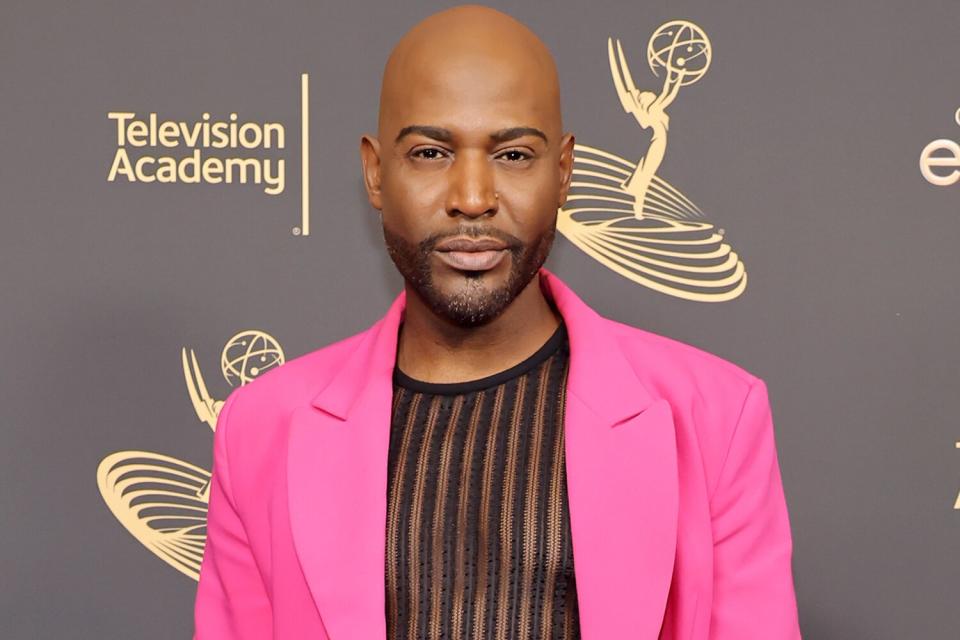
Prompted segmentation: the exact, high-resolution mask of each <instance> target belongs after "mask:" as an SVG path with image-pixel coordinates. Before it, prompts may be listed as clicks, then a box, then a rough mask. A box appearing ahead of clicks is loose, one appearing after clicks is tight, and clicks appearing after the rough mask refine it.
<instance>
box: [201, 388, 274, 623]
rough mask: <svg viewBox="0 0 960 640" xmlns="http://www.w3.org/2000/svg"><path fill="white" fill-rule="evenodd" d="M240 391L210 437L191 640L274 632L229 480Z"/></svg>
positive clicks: (264, 591)
mask: <svg viewBox="0 0 960 640" xmlns="http://www.w3.org/2000/svg"><path fill="white" fill-rule="evenodd" d="M238 391H239V389H236V390H234V391H233V392H232V393H231V394H230V396H229V397H228V398H227V401H226V402H225V403H224V405H223V408H222V410H221V411H220V415H219V417H218V418H217V429H216V431H215V433H214V436H213V475H212V476H211V480H210V505H209V511H208V514H207V543H206V547H205V549H204V552H203V562H202V564H201V566H200V582H199V584H198V585H197V598H196V602H195V605H194V636H193V637H194V640H247V639H249V640H253V639H254V638H256V639H257V640H263V639H264V638H271V637H273V621H272V611H271V605H270V600H269V598H268V596H267V592H266V589H265V587H264V584H263V579H262V577H261V575H260V571H259V569H258V568H257V565H256V562H255V560H254V557H253V553H252V551H251V548H250V543H249V541H248V539H247V534H246V531H245V530H244V526H243V522H242V521H241V519H240V515H239V513H238V511H237V503H236V502H235V500H234V497H233V488H232V485H231V476H230V473H231V469H230V463H229V460H228V449H229V448H228V446H227V438H228V435H229V433H230V418H231V415H232V411H233V407H234V403H235V401H236V397H237V392H238Z"/></svg>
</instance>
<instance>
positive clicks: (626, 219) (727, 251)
mask: <svg viewBox="0 0 960 640" xmlns="http://www.w3.org/2000/svg"><path fill="white" fill-rule="evenodd" d="M646 53H647V64H648V66H649V67H650V71H651V72H652V73H653V75H654V76H655V77H657V78H659V77H661V75H662V78H663V83H662V85H661V87H660V91H659V93H657V92H654V91H645V90H640V89H638V88H637V86H636V84H635V82H634V78H633V74H632V73H631V72H630V67H629V65H628V63H627V56H626V53H625V51H624V47H623V45H622V44H621V43H620V40H613V39H608V40H607V58H608V61H609V65H610V74H611V76H612V79H613V85H614V88H615V89H616V92H617V96H618V98H619V100H620V104H621V105H622V106H623V110H624V111H625V112H626V113H627V114H628V115H630V116H632V117H633V119H634V121H635V122H636V124H638V125H639V126H640V127H641V128H642V129H644V130H647V129H649V130H650V131H651V132H652V136H651V138H650V146H649V148H648V149H647V153H646V154H645V155H644V156H643V157H641V158H640V159H639V160H638V161H637V162H630V161H629V160H626V159H624V158H622V157H620V156H618V155H615V154H613V153H610V152H608V151H604V150H602V149H597V148H595V147H591V146H587V145H583V144H577V145H576V147H575V148H574V170H573V180H572V182H571V188H570V193H569V196H568V198H567V202H566V204H564V206H563V207H561V209H560V211H559V214H558V217H557V229H558V230H559V231H560V232H561V233H562V234H563V235H564V236H565V237H566V238H567V239H568V240H570V241H571V242H573V244H575V245H576V246H577V247H579V248H580V249H581V250H583V251H584V252H585V253H587V254H588V255H589V256H591V257H592V258H594V259H595V260H597V261H598V262H600V263H601V264H603V265H604V266H605V267H607V268H608V269H611V270H613V271H615V272H616V273H619V274H620V275H622V276H623V277H625V278H628V279H630V280H632V281H634V282H636V283H637V284H640V285H643V286H646V287H648V288H650V289H653V290H655V291H659V292H660V293H664V294H667V295H671V296H675V297H678V298H684V299H687V300H696V301H701V302H721V301H726V300H731V299H733V298H736V297H737V296H739V295H740V294H741V293H743V291H744V289H745V288H746V286H747V273H746V271H745V269H744V266H743V262H742V261H741V260H740V258H739V256H738V255H737V254H736V252H734V251H733V250H732V249H731V247H730V245H729V244H727V243H726V242H724V237H723V230H722V229H721V230H718V229H716V228H715V227H714V225H713V224H711V223H710V222H708V221H706V220H705V219H704V214H703V212H702V211H701V210H700V208H699V207H697V205H695V204H694V203H693V202H692V201H691V200H690V199H689V198H687V197H686V196H685V195H683V193H681V192H680V191H679V190H678V189H677V188H676V187H674V186H673V185H671V184H670V183H668V182H667V181H666V180H664V179H663V178H661V177H660V176H659V175H658V174H657V172H658V170H659V168H660V165H661V163H662V162H663V158H664V155H665V154H666V150H667V134H668V131H669V128H670V126H669V125H670V117H669V115H668V114H667V109H668V108H669V106H670V105H671V104H672V103H673V101H674V100H675V99H676V98H677V97H678V95H680V93H681V91H680V90H681V89H682V88H684V87H688V86H690V85H692V84H694V83H696V82H699V81H700V80H701V79H702V78H703V77H704V75H706V73H707V70H708V69H709V68H710V62H711V59H712V56H713V49H712V46H711V44H710V40H709V39H708V38H707V34H706V33H704V31H703V30H702V29H701V28H700V27H698V26H697V25H695V24H693V23H692V22H687V21H685V20H674V21H671V22H667V23H665V24H663V25H661V26H660V27H658V28H657V29H656V31H654V33H653V35H652V36H651V37H650V40H649V42H648V44H647V52H646Z"/></svg>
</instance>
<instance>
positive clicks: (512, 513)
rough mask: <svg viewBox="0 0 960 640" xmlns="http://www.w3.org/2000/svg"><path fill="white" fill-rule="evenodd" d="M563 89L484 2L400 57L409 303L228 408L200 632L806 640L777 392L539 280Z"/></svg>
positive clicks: (386, 94)
mask: <svg viewBox="0 0 960 640" xmlns="http://www.w3.org/2000/svg"><path fill="white" fill-rule="evenodd" d="M559 95H560V94H559V87H558V81H557V73H556V69H555V67H554V62H553V59H552V57H551V55H550V53H549V51H548V50H547V48H546V47H545V46H544V45H543V43H542V42H540V40H539V39H538V38H537V37H536V36H535V35H534V34H533V33H531V32H530V31H529V30H528V29H527V28H526V27H524V26H523V25H521V24H520V23H518V22H516V21H515V20H514V19H512V18H510V17H508V16H506V15H504V14H502V13H500V12H497V11H494V10H492V9H488V8H484V7H478V6H463V7H457V8H454V9H449V10H446V11H443V12H440V13H438V14H435V15H433V16H430V17H429V18H427V19H426V20H424V21H423V22H421V23H420V24H418V25H416V26H415V27H414V28H413V29H412V30H411V31H410V32H409V33H407V34H406V35H405V36H404V37H403V39H402V40H401V41H400V42H399V44H398V45H397V46H396V48H395V49H394V51H393V52H392V54H391V56H390V58H389V60H388V61H387V65H386V68H385V71H384V76H383V84H382V89H381V96H380V117H379V127H378V135H377V136H376V137H373V136H370V135H366V136H363V137H362V140H361V148H360V152H361V159H362V165H363V176H364V179H365V184H366V189H367V192H368V196H369V199H370V202H371V204H372V205H373V207H375V208H376V209H378V210H379V211H380V212H381V215H382V223H383V232H384V237H385V239H386V244H387V249H388V251H389V253H390V256H391V258H392V259H393V261H394V263H395V264H396V266H397V268H398V270H399V271H400V273H401V274H402V275H403V277H404V280H405V288H404V291H403V292H402V293H401V294H400V295H399V296H398V297H397V298H396V299H395V300H394V302H393V304H392V305H391V307H390V309H389V311H388V312H387V314H386V316H385V317H383V318H382V319H381V320H380V321H378V322H377V323H376V324H374V325H373V326H372V327H370V328H369V329H367V330H366V331H363V332H362V333H359V334H357V335H354V336H352V337H350V338H347V339H346V340H343V341H340V342H337V343H335V344H332V345H330V346H328V347H326V348H323V349H320V350H318V351H314V352H312V353H309V354H307V355H305V356H302V357H300V358H297V359H295V360H292V361H290V362H288V363H287V364H285V365H284V366H282V367H279V368H278V369H275V370H273V371H271V372H269V373H267V374H265V375H263V376H261V377H260V378H258V379H257V380H255V381H253V382H251V383H250V384H248V385H246V386H244V387H242V388H239V389H237V390H235V391H234V392H233V393H232V394H231V395H230V396H229V398H228V399H227V402H226V404H225V405H224V407H223V410H222V412H221V414H220V417H219V420H218V428H217V431H216V435H215V447H214V460H215V463H214V473H213V479H212V488H211V495H210V511H209V524H208V539H207V546H206V551H205V555H204V560H203V567H202V570H201V575H200V584H199V589H198V592H197V602H196V629H197V631H196V637H197V638H199V639H201V640H207V639H219V638H283V639H292V638H313V639H325V638H332V639H333V640H347V639H352V638H362V639H381V638H388V637H389V638H410V639H412V638H431V639H433V638H465V639H466V638H477V639H480V638H498V639H501V638H502V639H508V638H509V639H512V638H529V639H536V638H544V639H545V638H586V639H588V640H619V639H622V638H657V637H661V638H670V639H677V640H679V639H684V640H686V639H690V638H692V639H696V640H706V639H708V638H710V639H719V640H744V639H749V638H763V639H765V640H779V639H786V638H790V639H793V638H798V637H799V630H798V624H797V613H796V602H795V595H794V589H793V582H792V573H791V553H792V545H791V535H790V527H789V522H788V516H787V510H786V505H785V500H784V494H783V489H782V486H781V479H780V472H779V466H778V461H777V454H776V448H775V443H774V433H773V425H772V421H771V414H770V406H769V402H768V397H767V391H766V386H765V385H764V382H763V381H762V380H761V379H759V378H757V377H755V376H753V375H752V374H750V373H748V372H747V371H744V370H743V369H741V368H739V367H737V366H736V365H734V364H731V363H729V362H726V361H724V360H721V359H720V358H718V357H716V356H713V355H711V354H708V353H705V352H703V351H700V350H698V349H696V348H694V347H691V346H688V345H684V344H682V343H679V342H676V341H673V340H671V339H668V338H666V337H662V336H659V335H656V334H653V333H649V332H646V331H643V330H641V329H637V328H633V327H630V326H627V325H624V324H620V323H617V322H614V321H612V320H608V319H605V318H603V317H601V316H599V315H598V314H597V313H596V312H594V311H593V310H592V309H591V308H589V307H588V306H587V305H586V304H585V303H584V302H582V301H581V300H580V299H579V298H578V297H577V296H576V295H575V294H574V293H573V291H571V290H570V289H569V288H568V287H567V286H566V285H565V284H564V283H563V282H562V281H561V280H560V279H559V278H558V277H557V276H555V275H553V274H552V273H550V272H549V271H547V270H545V269H543V268H542V265H543V262H544V260H545V258H546V257H547V254H548V252H549V249H550V246H551V243H552V241H553V237H554V228H555V224H556V216H557V208H558V207H559V206H560V205H562V204H563V202H564V201H565V199H566V195H567V190H568V187H569V185H570V177H571V173H572V164H573V156H572V154H573V147H574V137H573V135H571V134H569V133H566V134H565V133H563V130H562V123H561V117H560V104H559V103H560V99H559Z"/></svg>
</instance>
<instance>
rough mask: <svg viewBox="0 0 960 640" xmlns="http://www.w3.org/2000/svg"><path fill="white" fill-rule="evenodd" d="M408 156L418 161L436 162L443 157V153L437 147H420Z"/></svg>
mask: <svg viewBox="0 0 960 640" xmlns="http://www.w3.org/2000/svg"><path fill="white" fill-rule="evenodd" d="M410 155H411V156H412V157H414V158H417V159H418V160H437V159H439V158H442V157H443V155H444V151H443V150H442V149H438V148H437V147H420V148H419V149H414V150H413V151H411V152H410Z"/></svg>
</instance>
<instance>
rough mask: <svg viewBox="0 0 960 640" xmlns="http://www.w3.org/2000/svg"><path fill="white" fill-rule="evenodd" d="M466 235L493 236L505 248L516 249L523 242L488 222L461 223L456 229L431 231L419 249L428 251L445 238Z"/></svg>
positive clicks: (471, 236)
mask: <svg viewBox="0 0 960 640" xmlns="http://www.w3.org/2000/svg"><path fill="white" fill-rule="evenodd" d="M455 237H466V238H494V239H496V240H499V241H500V242H502V243H504V244H505V245H506V246H507V249H509V250H511V251H517V250H520V249H522V248H523V246H524V245H523V242H522V241H521V240H520V239H519V238H518V237H516V236H515V235H513V234H510V233H507V232H506V231H503V230H502V229H497V228H496V227H493V226H490V225H488V224H471V225H466V224H461V225H460V226H458V227H457V228H456V229H452V230H449V231H437V232H435V233H431V234H430V235H429V236H427V237H426V238H424V239H423V240H421V241H420V243H419V247H418V248H419V249H420V251H422V252H425V253H428V252H430V251H433V249H434V247H436V245H437V244H438V243H439V242H440V241H441V240H445V239H447V238H455Z"/></svg>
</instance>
